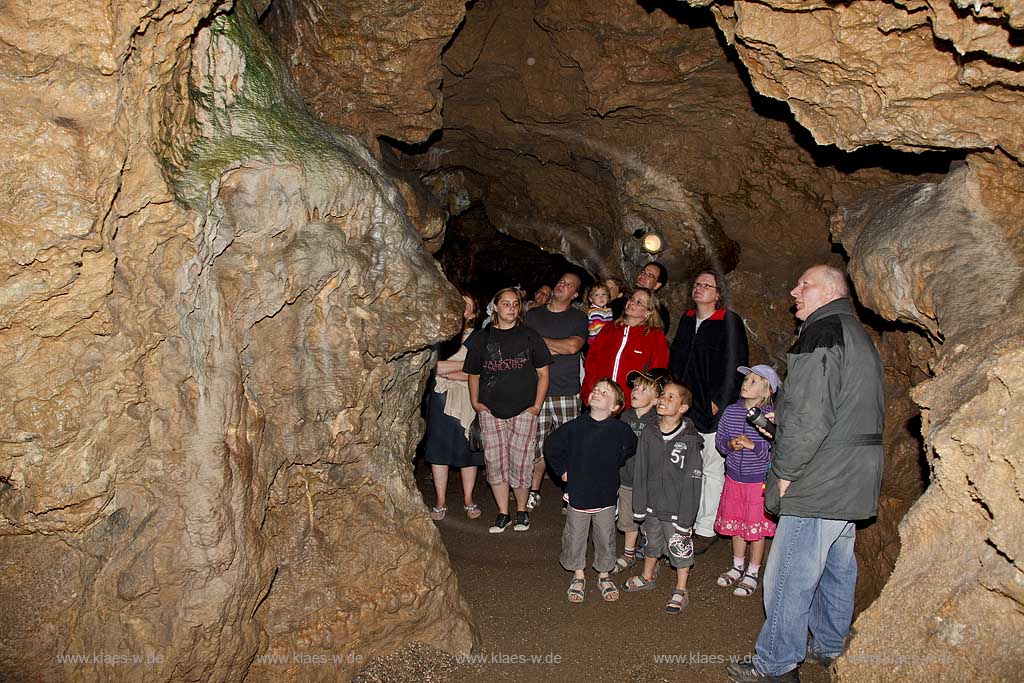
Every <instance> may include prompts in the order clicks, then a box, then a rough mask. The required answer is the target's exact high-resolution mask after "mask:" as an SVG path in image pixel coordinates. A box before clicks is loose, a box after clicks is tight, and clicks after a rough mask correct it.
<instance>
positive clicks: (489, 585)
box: [353, 461, 829, 683]
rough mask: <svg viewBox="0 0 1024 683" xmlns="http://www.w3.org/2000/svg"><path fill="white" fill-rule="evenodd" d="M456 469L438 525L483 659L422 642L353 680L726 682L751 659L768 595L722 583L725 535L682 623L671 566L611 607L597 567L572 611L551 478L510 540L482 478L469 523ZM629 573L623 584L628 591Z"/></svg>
mask: <svg viewBox="0 0 1024 683" xmlns="http://www.w3.org/2000/svg"><path fill="white" fill-rule="evenodd" d="M452 474H453V475H454V476H451V477H449V482H448V508H449V511H448V516H447V518H446V519H444V520H443V521H441V522H438V523H437V526H438V529H439V531H440V532H441V537H442V539H443V540H444V543H445V546H446V547H447V549H448V554H449V556H450V558H451V562H452V566H453V567H454V569H455V572H456V574H457V575H458V579H459V587H460V589H461V590H462V594H463V596H464V597H465V599H466V601H467V602H468V603H469V606H470V608H471V610H472V612H473V617H474V619H475V621H476V624H477V626H478V627H479V629H480V635H481V642H480V646H479V647H478V648H477V649H476V650H474V652H473V656H475V657H478V658H481V659H482V660H483V661H481V659H477V660H476V662H474V663H466V662H460V661H458V660H457V659H456V658H454V657H452V656H451V655H448V654H446V653H442V652H440V651H437V650H434V649H433V648H428V647H422V646H415V645H414V646H411V647H409V648H406V649H404V650H403V651H401V652H399V653H396V654H395V655H392V656H391V657H388V658H384V659H381V660H377V661H375V662H371V663H370V665H369V666H368V667H367V669H366V670H364V671H363V672H362V673H361V674H359V675H357V676H356V677H355V678H354V679H353V680H354V681H357V682H359V683H372V682H374V681H382V682H384V681H387V682H389V683H390V682H395V681H451V682H452V683H470V682H476V681H482V680H486V681H489V682H490V681H513V682H518V681H522V682H524V683H526V682H529V683H536V682H537V681H553V682H561V681H565V682H569V681H586V682H587V683H601V682H604V681H608V682H613V681H614V682H621V681H630V682H636V683H640V682H644V683H647V682H655V681H666V682H673V683H674V682H676V681H688V682H694V683H699V682H701V681H717V682H722V681H726V680H727V678H726V676H725V673H724V666H725V663H727V662H729V661H731V660H730V658H731V657H738V658H743V657H746V656H748V655H750V654H751V653H752V652H753V646H754V642H755V640H756V639H757V634H758V632H759V630H760V628H761V624H762V622H763V620H764V612H763V608H762V604H761V600H762V592H761V589H760V588H758V591H757V592H756V593H755V594H754V595H753V596H752V597H750V598H739V597H735V596H733V595H732V592H731V590H727V589H724V588H719V587H718V586H717V585H716V584H715V580H716V579H717V578H718V575H719V574H720V573H721V572H723V571H725V569H726V568H727V567H728V566H729V563H730V557H731V552H730V547H729V543H728V542H727V540H720V541H719V542H718V543H717V544H715V545H714V546H712V547H711V549H710V550H709V551H708V552H707V553H706V554H705V555H704V556H703V558H698V563H697V565H696V567H695V568H694V570H693V571H692V573H691V575H690V581H689V589H690V606H689V608H687V609H686V610H685V611H684V612H683V613H682V614H680V615H678V616H670V615H667V614H665V613H663V612H662V608H663V607H664V605H665V602H666V601H667V599H668V596H669V593H670V591H671V589H672V587H673V586H674V581H675V577H674V575H673V574H672V570H671V569H669V568H668V567H662V573H661V581H660V582H659V585H658V587H657V588H656V589H655V590H653V591H650V592H645V593H638V594H633V593H631V594H627V593H625V592H623V593H622V595H621V598H620V599H619V601H618V602H612V603H606V602H604V601H602V600H601V595H600V593H599V592H598V589H597V581H596V576H597V574H596V573H593V572H591V571H590V570H589V569H588V579H587V588H586V591H587V593H586V599H585V601H584V602H583V603H582V604H571V603H569V602H568V601H567V600H566V597H565V590H566V588H567V586H568V583H569V579H570V578H571V574H570V573H569V572H567V571H565V570H564V569H562V567H561V566H560V565H559V563H558V552H559V544H560V539H561V533H562V524H563V519H564V518H563V517H562V515H561V512H560V492H558V491H557V489H556V488H555V486H554V485H553V484H552V483H551V482H550V481H548V480H545V482H544V487H543V490H542V503H541V506H540V507H539V508H538V509H537V510H535V511H534V513H533V514H531V528H530V530H529V531H526V532H519V533H516V532H514V531H513V530H512V527H511V526H510V527H509V528H508V529H507V530H506V531H505V533H503V534H489V533H487V529H488V527H489V526H490V525H491V523H492V522H493V520H494V515H495V514H496V508H495V505H494V499H493V497H492V496H491V493H490V489H489V487H488V486H487V484H486V482H485V481H484V480H483V477H482V476H481V477H480V478H479V479H478V481H477V485H476V489H475V492H474V499H475V501H476V502H477V503H478V504H479V505H480V507H481V508H482V509H483V516H482V517H480V518H479V519H476V520H470V519H468V518H467V517H466V516H465V514H464V513H463V511H462V486H461V482H460V481H459V478H458V474H457V471H454V470H453V472H452ZM416 481H417V484H418V485H419V488H420V490H421V491H422V492H423V494H424V500H425V501H427V504H428V505H429V504H432V502H433V484H432V481H431V476H430V468H429V466H428V465H426V464H425V463H423V462H422V461H420V462H418V463H417V465H416ZM621 548H622V536H621V534H620V535H619V550H620V551H621ZM592 552H593V550H592V548H591V554H592ZM628 576H629V573H623V574H621V575H615V577H614V578H616V579H617V582H618V583H620V584H621V582H622V581H623V580H625V579H626V578H627V577H628ZM665 658H674V661H673V660H672V659H670V660H669V661H665ZM534 662H538V663H534ZM800 677H801V680H803V681H805V682H806V683H822V682H824V681H828V680H829V675H828V673H827V672H826V671H825V670H824V669H822V668H820V667H818V666H817V665H815V664H811V663H805V664H804V665H802V666H801V671H800Z"/></svg>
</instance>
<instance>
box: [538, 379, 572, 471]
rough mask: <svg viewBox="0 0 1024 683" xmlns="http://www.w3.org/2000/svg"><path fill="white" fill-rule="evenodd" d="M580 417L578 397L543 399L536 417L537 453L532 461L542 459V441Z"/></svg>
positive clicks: (550, 397)
mask: <svg viewBox="0 0 1024 683" xmlns="http://www.w3.org/2000/svg"><path fill="white" fill-rule="evenodd" d="M579 416H580V397H579V396H575V395H573V396H549V397H547V398H546V399H544V405H543V406H541V409H540V415H538V416H537V452H536V453H534V454H533V461H534V462H537V461H538V460H540V459H541V458H543V457H544V439H546V438H548V436H549V435H550V434H551V432H553V431H555V430H556V429H558V428H559V427H561V426H562V425H564V424H565V423H566V422H568V421H569V420H575V419H576V418H577V417H579Z"/></svg>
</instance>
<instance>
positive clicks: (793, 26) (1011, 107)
mask: <svg viewBox="0 0 1024 683" xmlns="http://www.w3.org/2000/svg"><path fill="white" fill-rule="evenodd" d="M692 4H694V5H696V6H705V5H708V4H709V3H708V2H704V1H703V0H701V1H699V2H694V3H692ZM1019 5H1020V3H1018V2H1010V3H1006V5H1003V4H1002V3H992V4H990V3H987V2H985V3H983V2H980V1H979V2H957V3H956V4H955V5H954V4H952V3H949V2H943V1H941V0H938V1H935V2H909V3H902V2H897V3H878V2H849V3H839V4H837V3H826V2H811V3H794V2H791V1H790V0H767V1H765V2H760V1H759V2H749V1H746V0H739V1H737V2H734V3H729V4H724V3H716V4H714V5H713V7H712V9H713V11H714V14H715V17H716V19H717V21H718V24H719V26H720V28H721V29H722V31H723V33H724V34H725V36H726V39H727V40H728V41H729V43H730V44H731V45H733V46H734V47H735V48H736V51H737V54H738V55H739V57H740V59H741V60H742V61H743V63H744V65H745V66H746V67H747V68H748V69H749V72H750V77H751V81H752V82H753V85H754V87H755V88H756V89H757V90H758V92H761V93H763V94H765V95H768V96H770V97H774V98H776V99H779V100H783V101H785V102H786V103H787V105H788V106H789V107H790V109H792V111H793V113H794V115H795V116H796V118H797V120H798V121H799V122H800V123H801V124H802V125H803V126H805V127H806V128H807V129H808V130H809V131H811V133H812V134H813V135H814V139H815V140H817V142H818V143H819V144H835V145H837V146H838V147H840V148H842V149H856V148H858V147H861V146H864V145H872V144H883V145H886V146H889V147H894V148H897V149H913V150H925V149H934V148H936V147H942V148H964V149H982V148H987V149H995V148H997V147H998V148H1000V149H1003V150H1005V151H1007V152H1008V153H1009V154H1010V155H1011V156H1013V157H1014V158H1016V159H1021V158H1022V153H1024V130H1022V129H1021V126H1019V125H1017V121H1018V120H1019V119H1020V117H1021V115H1022V114H1024V100H1022V99H1021V98H1020V96H1019V94H1017V93H1016V92H1015V91H1016V89H1018V88H1019V87H1020V85H1021V84H1022V82H1024V66H1022V57H1024V49H1022V48H1021V47H1020V44H1019V40H1018V39H1017V37H1016V36H1015V33H1016V31H1018V30H1019V22H1020V8H1019ZM1015 27H1016V28H1015Z"/></svg>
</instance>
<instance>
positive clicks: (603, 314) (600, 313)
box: [587, 282, 612, 341]
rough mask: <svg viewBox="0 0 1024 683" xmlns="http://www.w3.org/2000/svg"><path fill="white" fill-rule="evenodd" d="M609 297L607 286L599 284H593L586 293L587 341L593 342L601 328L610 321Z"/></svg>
mask: <svg viewBox="0 0 1024 683" xmlns="http://www.w3.org/2000/svg"><path fill="white" fill-rule="evenodd" d="M609 297H610V294H609V292H608V285H605V284H602V283H600V282H598V283H595V284H594V285H593V286H592V287H591V288H590V289H589V290H588V291H587V333H588V335H587V339H588V341H594V337H596V336H597V333H598V332H600V331H601V328H602V327H604V326H605V324H606V323H610V322H611V321H612V309H610V308H608V299H609Z"/></svg>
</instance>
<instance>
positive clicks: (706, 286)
mask: <svg viewBox="0 0 1024 683" xmlns="http://www.w3.org/2000/svg"><path fill="white" fill-rule="evenodd" d="M693 288H694V289H718V287H716V286H715V285H709V284H708V283H706V282H694V283H693Z"/></svg>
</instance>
